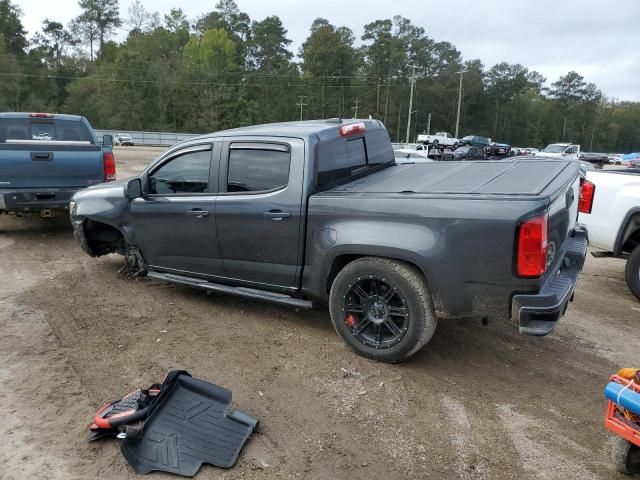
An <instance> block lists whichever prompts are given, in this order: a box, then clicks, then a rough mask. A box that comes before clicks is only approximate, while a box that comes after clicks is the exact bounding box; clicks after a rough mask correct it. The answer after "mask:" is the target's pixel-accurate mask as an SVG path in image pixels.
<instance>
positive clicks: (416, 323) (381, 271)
mask: <svg viewBox="0 0 640 480" xmlns="http://www.w3.org/2000/svg"><path fill="white" fill-rule="evenodd" d="M367 282H369V285H371V290H375V291H376V292H377V295H375V296H369V297H367V298H368V300H366V301H362V298H363V297H360V296H358V295H359V294H356V293H355V289H356V288H357V286H359V285H360V283H362V285H363V287H365V288H366V285H367ZM374 284H377V285H378V286H377V287H375V286H373V285H374ZM385 287H386V288H385ZM392 290H393V291H392ZM385 291H386V293H385V294H384V295H383V293H384V292H385ZM364 293H366V292H364ZM389 294H391V300H389V301H388V303H386V304H385V303H384V297H387V296H388V295H389ZM353 299H357V300H358V301H361V303H362V305H358V307H362V312H361V313H348V312H349V311H354V312H355V311H356V310H350V308H349V305H347V303H351V302H352V300H353ZM371 302H373V303H371ZM380 302H381V303H382V304H383V305H387V308H385V307H384V306H382V307H381V308H382V310H383V312H387V313H386V314H385V313H382V314H381V316H382V317H385V315H386V320H385V319H380V318H377V317H376V318H375V319H374V320H373V321H369V320H367V319H368V318H371V317H372V316H374V315H376V314H377V313H372V312H379V308H378V307H379V305H380V304H381V303H380ZM394 302H397V303H395V305H399V307H398V306H393V304H394ZM365 305H369V307H367V306H365ZM376 309H378V310H376ZM394 310H395V311H401V312H402V313H393V312H394ZM329 311H330V314H331V322H332V323H333V327H334V328H335V330H336V332H337V333H338V335H340V337H342V339H343V340H344V341H345V343H346V344H347V345H349V347H351V349H352V350H354V351H355V352H356V353H357V354H359V355H362V356H364V357H367V358H370V359H372V360H376V361H379V362H385V363H397V362H401V361H403V360H406V359H407V358H409V357H411V356H412V355H414V354H415V353H416V352H418V351H419V350H420V349H421V348H422V347H424V346H425V345H426V344H427V342H428V341H429V340H430V339H431V337H432V336H433V333H434V331H435V329H436V326H437V324H438V320H437V318H436V315H435V311H434V308H433V302H432V300H431V294H430V293H429V288H428V287H427V282H426V280H425V278H424V276H423V275H422V273H421V272H420V271H419V270H418V269H416V268H415V267H413V266H411V265H408V264H406V263H404V262H399V261H396V260H390V259H385V258H377V257H364V258H360V259H358V260H354V261H353V262H351V263H349V264H348V265H347V266H346V267H344V268H343V269H342V270H341V271H340V272H339V273H338V275H337V276H336V278H335V280H334V282H333V284H332V285H331V292H330V294H329ZM356 315H358V316H359V318H356V319H355V320H354V316H356ZM392 316H393V317H392ZM397 318H401V319H402V320H400V326H399V327H398V325H397V321H396V320H395V319H397ZM390 320H393V325H394V328H393V329H392V328H390V325H391V324H390V323H388V322H389V321H390ZM379 321H381V322H382V323H378V322H379ZM349 322H351V323H349ZM365 323H366V325H367V326H366V328H364V331H363V332H362V333H356V332H357V331H358V330H359V327H361V325H362V324H365ZM376 329H378V330H376ZM378 331H380V332H383V334H384V335H387V336H391V339H388V338H386V337H385V339H384V341H381V342H380V343H377V342H378V340H379V339H382V335H383V334H381V335H378V334H377V332H378ZM394 331H397V332H399V333H398V334H397V335H395V336H393V335H394V334H393V332H394ZM371 332H376V333H375V339H374V340H371V338H370V337H369V338H367V337H366V336H367V335H369V334H370V333H371Z"/></svg>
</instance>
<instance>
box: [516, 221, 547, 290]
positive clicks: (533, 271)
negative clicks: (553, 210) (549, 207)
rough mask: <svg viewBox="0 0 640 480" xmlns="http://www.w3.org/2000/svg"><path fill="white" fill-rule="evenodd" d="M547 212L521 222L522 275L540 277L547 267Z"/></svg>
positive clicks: (519, 243)
mask: <svg viewBox="0 0 640 480" xmlns="http://www.w3.org/2000/svg"><path fill="white" fill-rule="evenodd" d="M548 219H549V215H548V213H547V212H545V213H544V214H542V215H539V216H537V217H533V218H529V219H527V220H525V221H524V222H522V223H521V224H520V229H519V231H518V258H517V262H518V263H517V270H518V275H519V276H521V277H540V276H541V275H542V274H543V273H544V271H545V270H546V268H547V228H548V226H547V225H548Z"/></svg>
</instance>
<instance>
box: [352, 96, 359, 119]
mask: <svg viewBox="0 0 640 480" xmlns="http://www.w3.org/2000/svg"><path fill="white" fill-rule="evenodd" d="M355 102H356V106H355V107H353V118H354V119H355V118H358V107H359V106H360V100H359V99H358V98H356V100H355Z"/></svg>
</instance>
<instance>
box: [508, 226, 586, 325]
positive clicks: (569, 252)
mask: <svg viewBox="0 0 640 480" xmlns="http://www.w3.org/2000/svg"><path fill="white" fill-rule="evenodd" d="M566 243H567V246H566V249H565V251H564V256H563V258H561V259H560V261H559V262H558V263H557V266H556V267H555V269H554V270H553V271H552V272H550V274H549V275H547V277H546V279H545V280H544V283H543V284H542V288H540V291H539V292H538V293H537V294H534V295H530V294H521V295H515V296H514V297H513V300H512V302H511V312H512V318H513V320H514V321H516V322H518V325H519V329H520V333H524V334H528V335H547V334H549V333H551V332H552V331H553V329H554V328H555V326H556V324H557V323H558V320H559V319H560V318H562V316H563V315H564V313H565V311H566V310H567V306H568V304H569V302H570V301H572V300H573V294H574V291H575V288H576V284H577V282H578V276H579V275H580V272H581V271H582V267H583V266H584V261H585V258H586V256H587V244H588V241H587V231H586V230H585V229H584V228H583V227H580V226H578V227H576V228H575V230H574V231H573V232H572V235H571V237H569V239H568V240H567V242H566Z"/></svg>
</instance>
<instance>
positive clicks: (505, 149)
mask: <svg viewBox="0 0 640 480" xmlns="http://www.w3.org/2000/svg"><path fill="white" fill-rule="evenodd" d="M510 152H511V147H510V146H509V145H507V144H506V143H495V142H494V143H491V144H490V145H489V147H488V148H487V155H488V156H490V157H497V158H504V157H508V156H509V154H510Z"/></svg>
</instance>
